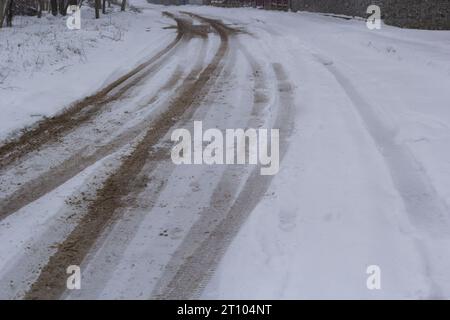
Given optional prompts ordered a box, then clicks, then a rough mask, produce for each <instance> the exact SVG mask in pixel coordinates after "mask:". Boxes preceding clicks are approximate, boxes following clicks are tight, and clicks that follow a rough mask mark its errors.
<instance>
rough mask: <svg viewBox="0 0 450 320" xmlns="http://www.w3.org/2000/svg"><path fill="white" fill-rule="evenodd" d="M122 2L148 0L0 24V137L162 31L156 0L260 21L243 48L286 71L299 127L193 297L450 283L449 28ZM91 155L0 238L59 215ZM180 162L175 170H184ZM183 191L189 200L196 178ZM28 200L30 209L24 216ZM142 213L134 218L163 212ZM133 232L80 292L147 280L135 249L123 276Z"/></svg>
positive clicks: (371, 295)
mask: <svg viewBox="0 0 450 320" xmlns="http://www.w3.org/2000/svg"><path fill="white" fill-rule="evenodd" d="M132 3H133V4H135V5H137V6H139V7H141V8H144V7H145V8H147V9H146V10H143V11H142V12H141V13H134V12H126V13H119V12H114V13H111V14H110V15H106V16H102V18H101V19H100V20H98V21H95V20H94V19H92V18H90V17H89V15H91V16H92V11H90V10H88V9H86V10H84V11H83V17H84V18H83V21H82V23H83V27H82V30H79V31H70V30H67V29H66V27H65V21H64V19H62V18H54V17H50V16H45V17H43V18H42V19H41V20H37V18H17V19H16V20H15V23H16V24H17V25H18V27H17V28H13V29H11V30H7V29H2V30H1V31H0V63H1V69H0V110H1V112H2V115H1V118H0V128H1V129H0V138H3V139H4V138H6V137H8V136H10V135H11V134H13V133H14V132H16V131H17V130H20V129H21V128H23V127H25V126H27V125H30V124H32V123H33V122H35V121H37V120H39V119H41V118H42V116H51V115H52V114H55V113H56V112H58V111H60V110H61V108H63V107H65V106H67V105H68V104H70V102H73V101H74V100H76V99H79V98H81V97H83V96H84V95H87V94H89V93H92V92H95V90H97V89H99V88H101V87H102V86H103V85H104V84H106V83H109V82H111V80H113V79H114V78H116V77H117V76H119V75H121V74H123V73H125V72H126V71H127V70H129V69H130V68H131V67H132V66H135V65H137V64H138V63H139V62H140V61H142V60H143V59H144V58H145V57H148V56H151V53H152V52H157V50H158V49H159V48H161V47H162V46H164V44H167V43H169V42H170V41H171V40H172V39H173V37H174V32H173V30H170V29H167V30H166V29H163V27H164V26H167V21H166V20H163V18H162V16H161V11H163V10H172V11H175V10H185V11H192V12H196V13H199V14H202V15H206V16H210V17H214V18H219V19H222V20H223V21H224V22H226V23H230V24H234V25H237V26H243V27H244V28H245V29H246V30H247V31H248V32H249V33H250V34H252V35H253V36H255V37H256V40H255V39H253V40H248V38H245V37H246V36H245V35H242V36H240V37H242V40H241V42H242V44H243V45H244V46H245V47H246V48H247V50H249V51H252V50H254V52H253V53H254V54H255V56H257V58H258V59H259V60H260V61H265V63H279V64H281V65H283V66H284V68H285V70H286V71H287V73H288V77H289V79H290V82H291V83H292V84H293V85H294V92H295V106H296V111H297V112H296V118H295V130H294V133H293V135H292V136H291V137H290V139H289V142H290V144H289V149H288V151H287V153H286V155H285V157H284V159H283V162H282V164H281V165H280V172H279V173H278V174H277V175H276V176H275V177H274V178H273V180H272V183H271V185H270V187H269V189H268V191H267V192H266V194H265V195H264V197H263V198H262V200H261V201H260V203H259V204H258V205H257V207H256V208H255V209H254V211H253V212H252V213H251V215H250V216H249V218H248V220H247V221H246V222H245V224H244V225H243V226H242V228H241V229H240V231H239V233H238V235H237V236H236V237H235V239H234V240H233V241H232V243H231V245H230V247H229V248H228V250H227V251H226V253H225V255H224V257H223V258H222V260H221V262H220V264H219V266H218V268H217V269H216V271H215V272H214V275H213V276H212V278H211V280H210V282H209V284H208V285H207V286H206V288H205V290H204V292H203V294H202V296H201V297H202V298H212V299H220V298H227V299H231V298H233V299H259V298H261V299H280V298H285V299H298V298H302V299H312V298H325V299H336V298H344V299H355V298H359V299H361V298H362V299H381V298H388V299H398V298H406V299H428V298H447V299H448V298H450V210H449V208H450V148H449V146H450V90H449V88H450V32H448V31H420V30H406V29H400V28H396V27H391V26H387V25H383V26H382V29H381V30H373V31H371V30H369V29H367V28H366V26H365V22H364V21H361V20H343V19H337V18H333V17H329V16H323V15H321V14H316V13H293V12H290V13H285V12H272V11H264V10H257V9H251V8H239V9H237V8H233V9H232V8H229V9H225V8H214V7H206V6H183V7H163V6H155V5H150V4H146V3H145V2H144V1H132ZM36 21H37V22H36ZM39 39H43V40H41V41H40V40H39ZM244 40H245V41H244ZM247 40H248V41H247ZM236 63H242V64H244V61H243V59H237V60H236ZM247 89H248V90H250V89H249V88H247ZM242 90H246V89H245V88H243V89H242ZM230 100H231V99H230ZM224 123H226V121H224ZM226 125H230V124H229V123H227V124H226ZM100 165H103V164H99V165H98V166H100ZM91 169H92V168H90V169H87V171H86V172H84V173H80V174H79V175H78V176H77V177H75V178H74V180H73V181H69V182H68V183H66V184H64V185H62V186H61V187H60V188H58V189H57V190H55V191H54V192H53V193H52V194H49V195H48V196H47V197H48V198H50V199H53V201H47V202H45V199H40V200H38V201H36V203H34V204H31V205H30V206H29V207H28V208H23V209H22V210H20V211H19V212H18V214H15V215H13V216H10V217H8V218H7V220H6V221H4V222H3V223H2V224H1V225H0V237H2V238H5V237H6V232H8V230H9V229H10V228H13V229H14V228H15V229H14V230H16V231H17V232H19V233H20V232H21V233H23V234H16V235H15V238H14V239H9V241H7V240H5V241H2V242H1V245H0V247H1V250H0V252H3V253H4V255H5V256H11V259H12V260H18V259H19V255H18V254H16V251H17V250H19V249H20V250H24V247H25V246H26V244H27V243H32V240H33V238H37V237H38V236H39V235H40V234H42V233H43V232H44V231H43V229H42V228H33V225H37V226H40V227H41V226H42V224H44V223H45V221H47V220H48V219H50V218H52V217H56V218H57V215H56V214H57V213H56V212H59V209H60V207H61V206H65V204H64V202H63V201H62V200H61V197H63V196H64V195H66V194H70V193H71V192H69V191H68V190H69V189H76V188H81V186H82V185H83V184H85V183H86V180H87V179H88V177H89V175H91V172H90V171H89V170H91ZM177 170H178V171H177V172H176V174H175V175H174V176H173V178H172V179H174V180H176V179H181V178H178V177H182V176H183V175H187V173H183V172H182V171H180V169H177ZM188 178H189V177H185V179H186V181H188ZM171 191H173V193H171ZM175 191H176V188H174V189H173V190H165V193H164V197H162V200H159V201H163V200H164V201H170V196H171V195H172V196H173V194H176V192H175ZM207 196H208V197H209V194H208V195H207ZM184 197H185V198H188V199H190V201H191V202H193V203H195V199H193V198H191V197H192V194H189V195H184ZM55 199H59V200H55ZM45 203H47V204H45ZM51 203H53V205H50V204H51ZM173 206H175V203H174V204H173ZM30 210H40V211H41V213H40V214H39V215H36V217H34V218H33V220H31V221H28V220H27V218H26V213H27V211H30ZM52 212H53V213H52ZM28 213H29V212H28ZM28 219H29V218H28ZM148 219H149V220H146V223H148V224H149V225H145V224H144V226H143V227H142V228H148V229H151V227H152V226H159V225H166V224H167V223H169V222H167V221H166V220H164V219H168V218H167V217H166V218H161V219H160V220H158V216H153V217H149V218H148ZM180 219H181V218H180ZM183 219H185V220H186V221H187V222H189V221H188V220H189V219H190V218H189V216H188V217H187V218H183ZM183 219H181V223H185V222H186V221H185V220H183ZM25 222H26V223H27V224H25ZM152 223H153V225H151V224H152ZM72 227H73V226H71V225H69V226H67V227H66V228H67V229H71V228H72ZM142 228H141V233H142V232H144V231H145V230H144V231H143V230H142ZM155 228H156V227H155ZM66 232H68V231H67V230H62V231H60V232H58V235H57V237H56V238H55V239H58V237H62V235H63V234H64V233H66ZM146 236H147V234H145V232H144V235H143V236H142V237H143V238H145V237H146ZM140 239H142V238H136V239H134V240H133V241H130V243H131V244H132V245H133V244H134V245H135V246H134V247H133V246H131V247H128V248H127V251H126V252H125V254H124V258H123V259H122V260H121V261H120V264H118V267H117V269H116V270H113V271H114V275H115V278H113V279H111V280H110V281H109V283H108V285H107V286H105V287H106V288H107V289H108V291H107V292H106V293H105V291H102V290H98V292H95V293H93V294H92V295H93V296H92V298H95V297H103V298H105V297H107V298H117V297H122V298H129V297H137V298H143V297H144V296H142V292H145V293H147V291H149V288H146V286H145V285H144V283H143V281H144V280H145V279H153V278H154V277H155V275H151V274H150V275H149V274H147V272H152V270H154V269H156V268H157V266H152V267H145V266H144V267H142V268H141V269H139V268H140V266H139V265H138V267H137V268H136V269H139V270H142V273H141V274H140V275H139V274H138V275H135V274H133V275H132V276H131V275H130V273H129V270H130V269H127V267H126V265H129V264H130V263H131V262H133V267H134V263H136V264H138V263H139V257H140V254H141V252H143V251H144V250H150V249H149V248H148V247H145V249H144V246H142V247H140V248H139V243H141V242H140ZM177 241H181V240H180V239H177ZM177 243H178V242H177ZM106 244H108V243H106ZM174 245H175V244H171V245H167V246H166V247H168V246H172V247H173V246H174ZM164 248H165V247H164V246H161V247H160V248H158V249H157V250H156V252H157V253H158V254H161V256H164V259H166V260H167V259H168V258H167V252H162V251H158V250H162V249H164ZM15 250H16V251H15ZM36 250H37V249H36ZM46 254H48V253H46ZM127 257H128V258H127ZM164 259H163V260H164ZM2 260H3V259H2ZM141 262H142V261H141ZM5 263H6V261H5ZM142 263H146V262H145V261H144V262H142ZM369 265H378V266H379V267H380V268H381V289H380V290H369V289H368V288H367V286H366V280H367V278H368V276H369V275H368V274H367V273H366V268H367V267H368V266H369ZM94 266H95V265H94ZM24 268H27V266H24ZM128 268H129V267H128ZM5 272H6V271H5ZM5 272H4V273H5ZM8 272H11V271H8ZM158 272H159V270H158ZM4 273H0V275H4ZM124 279H125V280H126V281H127V282H126V283H125V282H123V281H121V280H124ZM133 281H134V282H133ZM152 281H153V280H152ZM133 283H135V284H136V285H135V286H134V287H133V285H132V284H133ZM139 286H141V287H142V288H141V287H139ZM141 289H142V290H141ZM115 290H116V291H115ZM139 290H141V291H139Z"/></svg>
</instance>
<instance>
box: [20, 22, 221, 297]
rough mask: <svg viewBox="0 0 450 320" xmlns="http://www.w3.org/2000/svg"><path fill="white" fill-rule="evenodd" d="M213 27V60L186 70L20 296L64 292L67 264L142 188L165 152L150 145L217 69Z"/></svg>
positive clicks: (218, 59)
mask: <svg viewBox="0 0 450 320" xmlns="http://www.w3.org/2000/svg"><path fill="white" fill-rule="evenodd" d="M213 27H214V25H213ZM214 28H215V27H214ZM215 29H216V28H215ZM216 31H217V32H218V33H219V35H220V38H221V44H220V47H219V49H218V50H217V52H216V53H215V55H214V57H213V60H212V61H211V62H210V63H209V64H208V65H207V66H206V68H204V69H203V70H193V71H192V72H191V74H190V75H189V76H188V77H187V78H186V81H185V83H184V84H183V86H182V87H181V88H180V90H179V93H178V94H177V95H176V97H175V98H174V99H173V100H172V101H171V102H170V104H169V108H168V110H167V112H165V113H163V114H162V115H160V116H159V117H158V118H157V119H156V120H155V122H154V123H153V124H152V126H151V127H150V128H149V129H148V130H147V132H146V134H145V136H144V138H143V139H142V140H141V141H140V142H139V143H138V144H137V146H136V147H135V149H134V150H133V151H132V153H131V154H130V155H129V156H128V157H126V158H125V159H124V160H123V162H122V164H121V166H120V167H119V169H118V170H117V171H116V172H114V173H113V174H112V175H111V176H110V177H109V178H108V179H107V180H106V182H105V184H104V185H103V187H102V188H101V189H99V190H98V191H97V196H96V199H95V200H94V201H93V202H92V203H91V204H90V205H89V208H88V212H87V213H86V214H85V215H84V216H83V218H82V219H81V220H80V222H79V224H78V225H77V226H76V227H75V229H74V230H73V231H72V232H71V233H70V235H69V236H68V237H67V238H66V240H65V241H64V242H63V243H61V244H60V245H59V247H58V250H57V252H56V253H55V254H54V255H53V256H51V257H50V259H49V261H48V263H47V264H46V265H45V266H44V268H43V269H42V270H41V273H40V275H39V277H38V279H37V280H36V281H35V282H34V283H33V284H32V286H31V288H30V290H29V291H28V292H27V293H26V295H25V299H57V298H59V297H60V296H61V294H62V293H63V292H64V290H65V285H66V273H65V271H66V268H67V266H69V265H74V264H75V265H81V264H82V262H83V260H84V258H85V256H86V254H87V253H88V252H89V250H90V249H91V248H92V246H93V245H94V244H95V242H96V240H97V238H98V237H99V236H100V235H101V234H102V232H103V231H104V230H105V228H106V227H107V226H108V225H109V224H111V223H112V222H113V221H114V220H115V219H117V218H120V214H119V211H120V209H121V208H123V207H127V206H128V202H127V200H126V196H127V195H129V194H132V193H133V192H136V191H137V190H139V189H141V190H142V189H143V188H144V187H145V185H146V184H147V183H148V182H149V181H145V180H144V181H142V180H140V181H139V180H137V177H138V176H139V174H140V173H141V171H142V169H143V168H144V166H145V164H146V163H148V162H152V161H158V160H160V159H162V158H164V157H168V156H169V155H167V154H166V153H167V152H166V151H165V150H164V149H158V148H156V145H157V144H158V142H160V141H161V139H162V138H163V137H164V136H165V135H166V134H167V133H168V132H169V130H170V128H172V127H173V126H174V125H175V124H176V123H177V122H178V121H179V120H180V119H182V117H183V115H184V114H185V113H186V111H188V110H189V109H190V108H195V107H196V105H198V99H199V98H200V93H201V92H202V90H203V89H204V88H205V87H206V86H207V84H208V82H209V81H210V78H211V77H212V75H213V74H214V72H215V71H216V70H217V69H218V68H219V65H220V63H221V61H222V59H223V57H224V56H225V53H226V52H227V48H228V32H227V31H226V30H224V29H221V28H217V29H216Z"/></svg>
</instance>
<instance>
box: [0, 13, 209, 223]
mask: <svg viewBox="0 0 450 320" xmlns="http://www.w3.org/2000/svg"><path fill="white" fill-rule="evenodd" d="M166 15H167V16H169V17H170V18H172V19H173V20H175V21H176V22H177V37H176V38H175V39H174V40H173V41H172V42H171V43H170V44H169V45H168V46H167V47H165V48H164V49H163V50H161V51H160V52H159V53H158V54H157V55H155V56H154V57H152V58H151V59H150V60H149V61H147V62H146V63H144V64H142V65H140V66H139V67H137V68H136V69H134V70H132V71H131V72H129V73H128V74H127V75H126V76H127V77H126V79H125V76H124V77H122V78H120V79H118V80H117V81H115V82H114V83H113V84H111V85H110V86H108V87H107V88H105V89H103V90H102V91H101V92H100V93H98V94H96V96H104V98H103V100H101V99H100V98H99V99H100V100H99V102H98V103H95V104H93V105H87V104H86V103H85V101H84V100H83V102H82V103H80V104H77V105H75V106H74V107H73V108H71V109H69V110H67V111H66V112H64V113H63V114H61V115H60V116H57V117H56V118H52V119H49V120H48V121H47V122H45V123H42V124H40V125H39V127H38V128H36V130H35V131H29V132H26V133H25V134H24V135H23V136H21V137H20V138H19V139H18V140H17V141H13V142H11V143H10V144H8V145H5V146H3V147H2V148H4V149H1V148H0V164H2V166H1V167H2V169H5V168H4V166H7V165H11V164H14V165H17V163H16V162H19V161H20V160H21V157H23V156H25V155H26V154H28V153H30V152H32V151H33V150H37V149H39V148H41V147H43V146H44V145H49V144H51V143H52V142H57V140H58V137H59V138H60V137H61V136H64V135H66V134H68V132H70V131H73V130H75V129H77V128H80V127H81V126H82V125H83V123H85V122H88V121H91V120H92V119H93V118H94V117H95V116H96V115H98V114H99V113H100V112H101V111H102V110H101V109H103V108H104V107H105V106H106V104H107V103H109V102H113V101H114V99H116V100H117V99H119V98H123V97H125V96H126V95H128V94H129V91H130V90H131V89H132V88H134V87H135V86H137V85H138V84H139V83H141V82H143V81H144V80H145V79H147V78H148V77H149V76H150V75H152V74H154V73H156V72H157V71H159V70H160V69H161V68H162V66H163V64H164V62H165V61H167V60H168V59H170V57H172V56H173V55H174V54H175V53H176V52H178V51H179V50H181V49H182V47H181V46H180V43H187V42H188V41H189V40H190V39H192V38H193V37H200V38H201V39H203V40H205V39H206V35H207V34H206V33H205V32H206V31H205V30H203V29H199V28H195V27H194V26H193V25H192V24H190V23H189V22H188V21H186V20H185V19H181V18H179V17H176V16H173V15H170V14H166ZM144 69H145V70H144ZM181 73H182V72H181V71H180V70H179V69H176V70H175V71H174V73H173V75H172V76H171V77H170V78H169V79H168V81H167V82H166V83H165V84H163V85H162V87H161V90H160V91H159V93H161V92H163V91H168V90H169V89H171V88H172V87H173V86H174V85H175V84H177V83H178V82H179V80H180V75H181ZM112 91H116V92H114V93H113V94H112V95H107V93H108V92H110V93H112ZM159 93H156V95H154V96H152V97H151V98H150V99H149V100H148V101H146V102H145V103H144V104H143V105H144V106H150V105H152V104H153V103H154V102H155V101H156V100H158V97H159ZM86 99H87V100H90V99H91V97H89V98H86ZM83 108H85V109H83ZM58 119H59V120H58ZM152 120H153V119H152V117H151V116H150V117H147V118H146V119H144V120H143V121H140V122H139V123H138V124H136V125H134V126H133V127H132V128H130V129H128V130H126V131H125V132H123V133H121V134H120V135H119V136H117V137H116V138H114V139H113V140H112V141H108V143H106V144H104V145H101V146H99V147H94V146H91V145H86V146H85V147H83V148H81V149H79V150H78V151H76V152H74V153H73V154H72V155H71V156H70V157H69V158H67V159H65V160H64V161H62V162H61V163H60V164H57V165H53V166H52V167H51V168H49V169H48V170H47V171H45V172H43V173H42V174H40V175H39V176H37V177H35V178H33V179H30V180H28V181H25V182H22V183H21V185H20V186H19V187H18V188H17V190H16V191H14V192H13V193H12V194H9V195H8V196H7V197H5V198H4V199H0V220H2V219H4V218H5V217H7V216H8V215H10V214H12V213H14V212H16V211H17V210H19V209H21V208H22V207H24V206H26V205H28V204H29V203H31V202H33V201H35V200H37V199H39V198H40V197H42V196H44V195H45V194H46V193H48V192H50V191H52V190H54V189H55V188H57V187H59V186H60V185H62V184H63V183H65V182H66V181H68V180H69V179H71V178H73V177H74V176H75V175H77V174H78V173H79V172H81V171H83V170H84V169H86V168H87V167H89V166H90V165H92V164H94V163H95V162H97V161H99V160H100V159H102V158H104V157H106V156H108V155H110V154H112V153H113V152H115V151H116V150H118V149H119V148H121V147H123V146H124V145H125V144H127V143H130V142H131V141H132V140H133V139H135V138H136V137H137V136H138V135H139V134H140V133H141V132H142V131H143V130H145V128H146V127H147V126H148V124H149V123H150V122H151V121H152ZM30 135H31V136H30ZM47 138H48V139H47ZM21 141H25V142H21ZM10 148H13V149H14V150H13V151H11V152H8V151H7V150H9V149H10ZM92 148H94V149H95V150H94V151H92V150H90V149H92ZM2 150H3V151H2ZM2 153H3V154H2ZM2 156H4V157H3V158H2Z"/></svg>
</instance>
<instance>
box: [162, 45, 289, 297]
mask: <svg viewBox="0 0 450 320" xmlns="http://www.w3.org/2000/svg"><path fill="white" fill-rule="evenodd" d="M241 49H242V50H243V52H244V55H245V56H246V57H247V60H248V62H249V63H250V65H251V67H252V70H253V73H254V74H258V73H259V72H258V71H259V70H260V67H258V65H257V64H256V63H255V62H254V59H252V58H251V56H250V55H249V54H248V52H247V51H246V50H245V48H241ZM272 68H273V72H274V74H275V77H276V80H277V87H276V90H277V91H278V101H277V107H278V108H277V118H276V119H275V121H274V123H273V124H272V127H274V128H280V160H282V159H283V157H284V155H285V153H286V150H287V147H288V137H289V136H290V135H291V132H292V130H293V125H294V124H293V119H294V98H293V92H292V91H293V86H292V85H291V84H290V82H289V80H288V78H287V76H286V73H285V71H284V69H283V67H282V66H281V65H280V64H273V65H272ZM261 77H262V76H261V75H260V77H259V78H258V77H257V78H256V79H255V90H254V92H255V96H254V106H253V112H252V114H253V115H258V113H260V112H261V111H262V110H263V109H264V108H263V107H262V104H265V103H266V101H265V100H264V99H262V97H261V96H260V92H261V89H262V88H263V87H264V80H263V79H262V78H261ZM254 121H255V119H250V120H249V124H252V123H254ZM259 170H260V165H258V166H256V167H255V168H254V169H253V170H252V171H251V173H250V174H249V176H248V177H247V179H246V180H245V181H244V182H243V186H242V188H241V189H240V191H239V188H238V185H239V184H240V182H239V181H236V178H234V177H236V176H237V177H242V176H243V173H244V172H243V171H242V168H239V167H238V166H231V167H229V168H227V170H226V171H225V173H224V174H223V176H222V178H221V181H220V182H219V183H218V185H217V186H216V188H215V190H214V192H213V195H212V198H211V201H210V205H209V208H208V209H206V210H204V212H202V213H201V216H200V217H199V218H198V219H197V222H196V223H195V224H194V225H193V227H192V228H191V229H190V230H189V233H188V234H187V235H186V237H185V240H184V241H183V243H182V244H181V245H180V247H179V248H178V249H177V250H176V252H175V254H174V255H173V257H172V259H171V261H170V262H169V263H168V264H167V266H166V270H165V272H164V274H163V276H162V277H161V279H160V281H159V283H158V284H157V286H156V288H155V290H154V291H153V298H156V299H195V298H198V297H199V296H200V294H201V292H202V290H203V289H204V287H205V285H206V284H207V283H208V281H209V279H210V278H211V276H212V274H213V272H214V270H215V269H216V267H217V265H218V264H219V262H220V259H221V258H222V256H223V255H224V253H225V251H226V249H227V248H228V246H229V244H230V243H231V241H232V239H233V238H234V237H235V235H236V234H237V232H238V231H239V229H240V227H241V225H242V224H243V223H244V222H245V220H246V219H247V217H248V215H249V214H250V213H251V212H252V211H253V209H254V208H255V206H256V205H257V204H258V202H259V200H260V199H261V197H262V196H263V195H264V193H265V192H266V190H267V188H268V186H269V185H270V182H271V180H272V178H273V176H261V175H260V173H259V172H260V171H259ZM244 176H245V175H244ZM233 200H234V201H233Z"/></svg>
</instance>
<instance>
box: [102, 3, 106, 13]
mask: <svg viewBox="0 0 450 320" xmlns="http://www.w3.org/2000/svg"><path fill="white" fill-rule="evenodd" d="M102 13H103V14H106V0H103V3H102Z"/></svg>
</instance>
